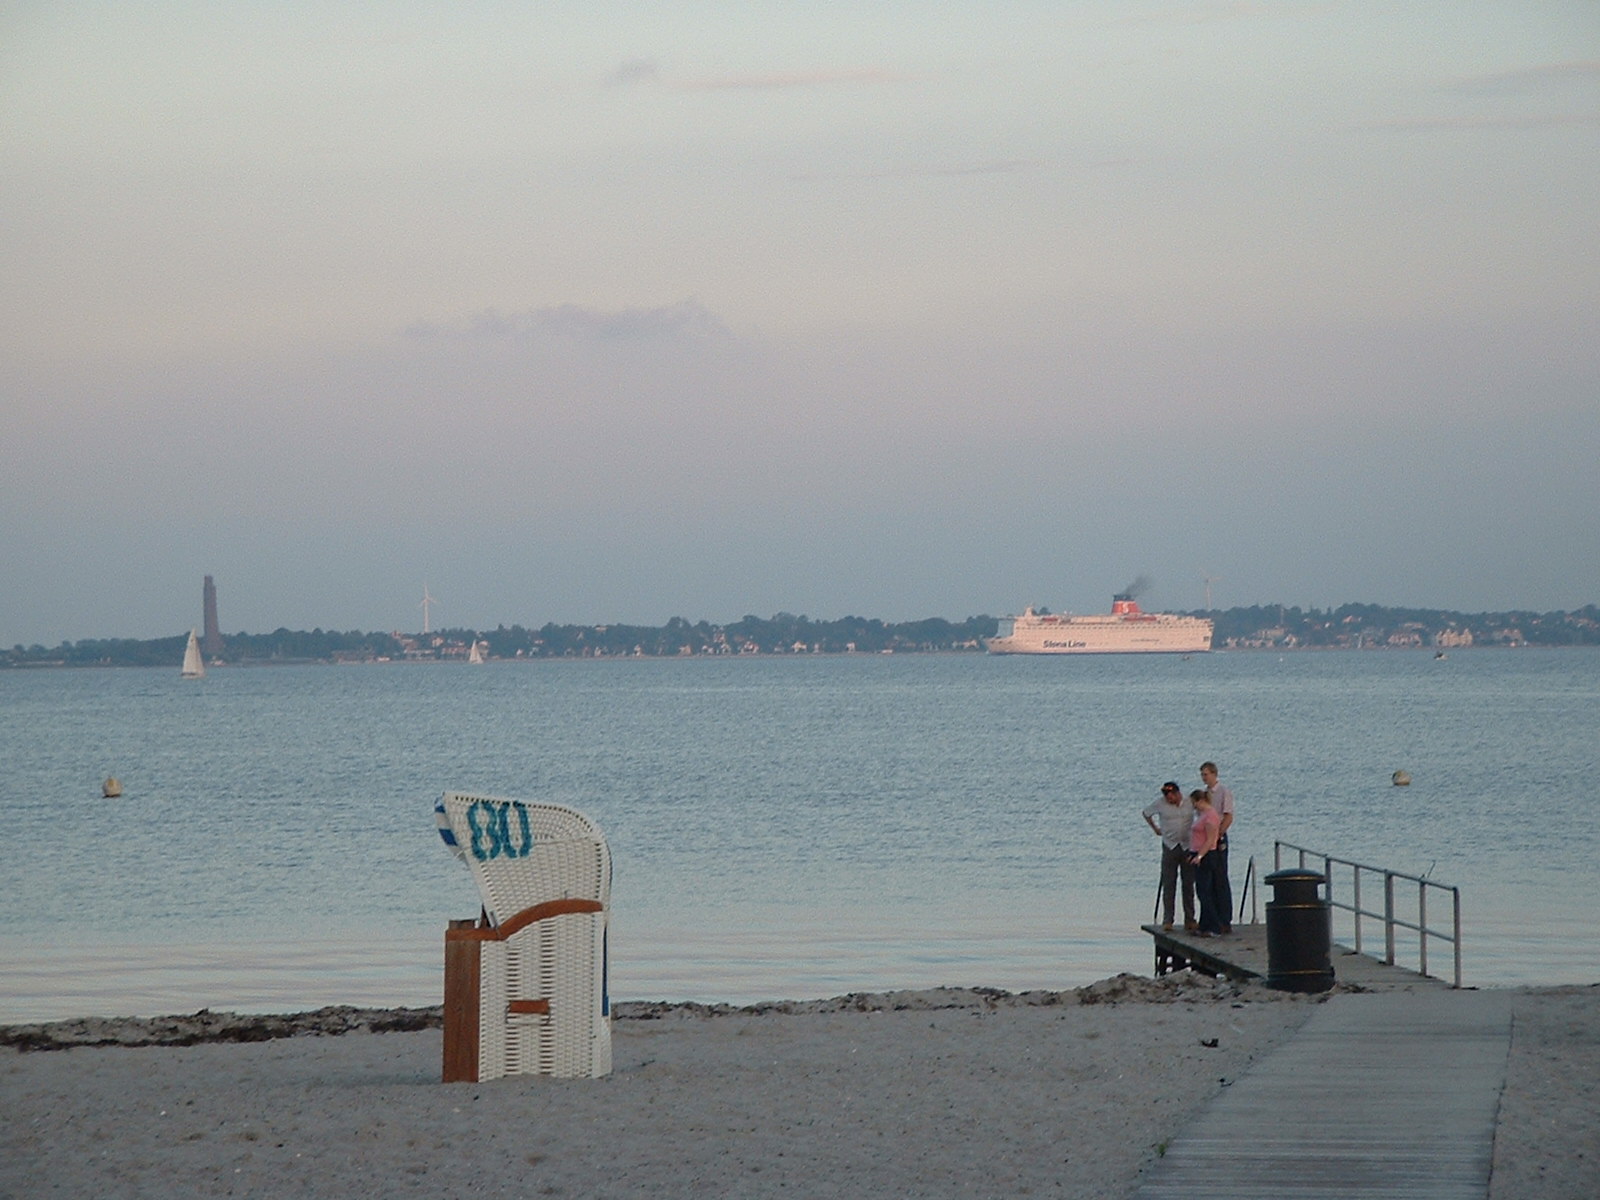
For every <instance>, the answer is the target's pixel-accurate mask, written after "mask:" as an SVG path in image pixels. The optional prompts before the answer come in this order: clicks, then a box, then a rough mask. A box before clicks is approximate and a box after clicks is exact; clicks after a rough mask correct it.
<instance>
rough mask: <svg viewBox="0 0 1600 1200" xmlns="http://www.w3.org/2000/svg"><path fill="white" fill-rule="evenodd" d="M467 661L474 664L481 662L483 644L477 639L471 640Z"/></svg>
mask: <svg viewBox="0 0 1600 1200" xmlns="http://www.w3.org/2000/svg"><path fill="white" fill-rule="evenodd" d="M467 661H468V662H469V663H475V664H481V663H482V662H483V643H482V642H480V641H479V640H478V639H477V638H473V639H472V649H471V650H469V651H468V652H467Z"/></svg>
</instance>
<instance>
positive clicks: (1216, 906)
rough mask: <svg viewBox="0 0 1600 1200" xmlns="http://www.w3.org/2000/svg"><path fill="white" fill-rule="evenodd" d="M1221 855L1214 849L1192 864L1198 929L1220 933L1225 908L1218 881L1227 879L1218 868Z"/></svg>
mask: <svg viewBox="0 0 1600 1200" xmlns="http://www.w3.org/2000/svg"><path fill="white" fill-rule="evenodd" d="M1221 857H1222V856H1221V855H1219V854H1218V853H1217V852H1216V851H1215V850H1213V851H1212V852H1211V853H1210V854H1207V855H1206V856H1205V857H1204V858H1202V859H1201V860H1200V861H1199V862H1197V863H1195V865H1194V896H1195V899H1196V900H1198V901H1199V902H1200V931H1201V932H1202V933H1221V932H1222V926H1223V925H1224V924H1225V923H1226V922H1225V921H1224V919H1223V918H1224V914H1225V913H1226V911H1227V910H1226V909H1224V908H1223V907H1222V896H1221V888H1220V887H1219V886H1218V881H1219V880H1223V881H1225V880H1226V879H1227V876H1226V875H1224V874H1222V873H1221V872H1220V871H1219V870H1218V868H1219V867H1220V866H1221V865H1222V864H1221V863H1219V862H1218V859H1220V858H1221Z"/></svg>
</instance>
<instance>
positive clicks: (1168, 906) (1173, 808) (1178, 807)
mask: <svg viewBox="0 0 1600 1200" xmlns="http://www.w3.org/2000/svg"><path fill="white" fill-rule="evenodd" d="M1140 815H1141V816H1143V817H1144V823H1145V824H1146V825H1148V826H1150V832H1151V833H1153V834H1155V835H1156V836H1157V837H1159V838H1160V839H1161V912H1162V917H1161V928H1162V929H1164V930H1167V931H1168V932H1170V931H1171V930H1172V917H1173V908H1174V907H1175V905H1174V896H1173V893H1174V892H1176V891H1177V885H1178V879H1179V877H1180V876H1181V877H1182V879H1183V927H1184V929H1186V930H1187V931H1189V932H1190V933H1193V932H1194V931H1195V930H1196V929H1198V928H1199V926H1198V925H1196V924H1195V920H1194V864H1193V863H1191V862H1190V861H1189V856H1188V849H1189V826H1190V824H1191V823H1192V822H1193V821H1194V805H1193V804H1191V803H1190V801H1189V798H1188V797H1187V796H1185V795H1184V794H1183V789H1182V788H1180V787H1179V786H1178V785H1177V784H1176V783H1172V782H1170V781H1169V782H1167V783H1164V784H1162V785H1161V799H1159V800H1153V801H1151V802H1150V803H1149V804H1148V805H1147V806H1146V807H1145V809H1144V812H1143V813H1141V814H1140Z"/></svg>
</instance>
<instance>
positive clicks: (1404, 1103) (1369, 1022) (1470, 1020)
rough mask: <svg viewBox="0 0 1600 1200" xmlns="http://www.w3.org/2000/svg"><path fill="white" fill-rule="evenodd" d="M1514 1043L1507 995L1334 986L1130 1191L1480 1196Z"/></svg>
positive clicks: (1199, 1195) (1438, 1199)
mask: <svg viewBox="0 0 1600 1200" xmlns="http://www.w3.org/2000/svg"><path fill="white" fill-rule="evenodd" d="M1429 982H1432V981H1429ZM1510 1045H1511V1002H1510V998H1509V996H1507V995H1506V994H1505V993H1499V992H1474V991H1458V990H1456V989H1453V988H1449V987H1443V986H1440V987H1434V986H1427V985H1426V984H1424V985H1422V986H1417V987H1412V988H1407V989H1398V990H1392V991H1384V992H1373V993H1368V994H1355V993H1352V994H1340V995H1336V996H1334V997H1332V998H1331V999H1329V1000H1328V1002H1327V1003H1326V1004H1324V1005H1322V1006H1321V1007H1319V1008H1318V1009H1317V1011H1316V1012H1315V1013H1313V1014H1312V1016H1311V1017H1310V1019H1309V1020H1308V1021H1307V1022H1306V1024H1305V1026H1304V1027H1303V1028H1302V1029H1301V1030H1300V1032H1299V1033H1297V1034H1296V1035H1295V1036H1294V1038H1293V1039H1291V1040H1290V1041H1289V1042H1288V1043H1286V1044H1285V1045H1283V1046H1280V1047H1279V1048H1278V1049H1277V1050H1276V1051H1274V1052H1273V1053H1272V1054H1271V1055H1269V1056H1268V1057H1267V1058H1265V1059H1264V1060H1262V1061H1261V1062H1260V1063H1258V1064H1256V1065H1255V1066H1254V1067H1252V1068H1251V1069H1250V1071H1249V1072H1248V1073H1247V1074H1245V1075H1244V1076H1243V1077H1242V1078H1240V1079H1237V1080H1235V1081H1233V1082H1232V1084H1231V1085H1230V1086H1229V1087H1227V1088H1226V1089H1224V1090H1223V1092H1222V1093H1221V1094H1219V1095H1218V1096H1217V1097H1216V1098H1215V1099H1214V1100H1213V1101H1212V1102H1211V1103H1210V1104H1209V1105H1207V1106H1206V1108H1205V1109H1204V1111H1202V1112H1201V1113H1200V1115H1199V1116H1198V1117H1196V1118H1195V1120H1194V1122H1193V1123H1192V1124H1191V1125H1190V1126H1189V1127H1188V1128H1187V1129H1185V1130H1183V1131H1182V1132H1181V1133H1180V1134H1179V1136H1178V1137H1177V1138H1176V1139H1174V1141H1173V1142H1172V1143H1171V1144H1170V1145H1169V1147H1168V1148H1167V1152H1166V1154H1165V1155H1164V1156H1163V1157H1162V1158H1161V1159H1160V1160H1159V1161H1158V1162H1157V1163H1156V1164H1155V1165H1154V1167H1152V1169H1151V1170H1149V1171H1147V1172H1146V1174H1145V1176H1144V1178H1143V1179H1142V1180H1141V1181H1140V1186H1139V1189H1138V1191H1137V1192H1136V1193H1135V1195H1136V1197H1137V1200H1168V1198H1171V1197H1180V1196H1181V1197H1184V1198H1185V1200H1206V1198H1210V1197H1232V1198H1238V1200H1248V1198H1251V1197H1257V1196H1262V1197H1265V1196H1272V1197H1287V1198H1290V1200H1294V1198H1298V1197H1308V1198H1309V1197H1379V1196H1382V1197H1401V1198H1407V1197H1418V1198H1424V1197H1425V1198H1428V1200H1443V1198H1447V1197H1448V1198H1452V1200H1453V1198H1459V1197H1472V1198H1474V1200H1478V1198H1481V1197H1484V1196H1486V1195H1487V1194H1488V1188H1489V1166H1490V1161H1491V1156H1492V1152H1493V1149H1494V1121H1495V1112H1496V1109H1497V1108H1498V1105H1499V1100H1500V1092H1501V1089H1502V1088H1503V1087H1504V1085H1505V1075H1506V1057H1507V1054H1508V1052H1509V1050H1510Z"/></svg>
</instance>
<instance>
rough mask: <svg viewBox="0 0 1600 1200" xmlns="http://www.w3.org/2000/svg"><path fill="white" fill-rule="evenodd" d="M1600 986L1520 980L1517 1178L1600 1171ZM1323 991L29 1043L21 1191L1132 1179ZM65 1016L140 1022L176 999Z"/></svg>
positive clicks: (963, 1001) (5, 1100)
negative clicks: (509, 1054) (527, 1057)
mask: <svg viewBox="0 0 1600 1200" xmlns="http://www.w3.org/2000/svg"><path fill="white" fill-rule="evenodd" d="M1597 999H1600V988H1566V989H1548V990H1543V991H1528V992H1520V993H1518V997H1517V1001H1516V1026H1515V1028H1516V1034H1515V1036H1514V1038H1513V1049H1512V1062H1511V1075H1510V1079H1511V1085H1510V1086H1508V1089H1507V1095H1506V1098H1505V1100H1504V1102H1503V1105H1502V1114H1501V1125H1500V1137H1499V1138H1498V1139H1497V1143H1496V1149H1495V1191H1494V1192H1493V1193H1492V1194H1493V1196H1495V1197H1496V1198H1497V1200H1501V1198H1503V1200H1509V1198H1510V1197H1513V1196H1516V1197H1520V1196H1533V1195H1538V1196H1553V1197H1567V1196H1572V1197H1580V1196H1581V1197H1585V1198H1589V1197H1593V1196H1595V1195H1597V1194H1600V1173H1597V1170H1600V1153H1597V1151H1596V1147H1595V1141H1596V1137H1597V1131H1600V1092H1597V1090H1596V1088H1595V1086H1594V1084H1593V1082H1592V1081H1593V1080H1594V1079H1595V1078H1596V1076H1597V1073H1600V1040H1597V1037H1596V1024H1595V1020H1594V1018H1595V1017H1596V1016H1597V1015H1600V1014H1597V1008H1596V1001H1597ZM1318 1002H1319V998H1308V997H1297V996H1288V995H1285V994H1283V993H1277V992H1271V991H1268V990H1266V989H1264V988H1260V987H1240V986H1238V985H1233V984H1228V983H1214V982H1212V981H1210V980H1203V979H1198V978H1195V977H1192V976H1189V975H1187V974H1179V975H1175V976H1169V977H1168V978H1167V979H1165V980H1160V981H1153V980H1146V979H1139V978H1136V977H1131V976H1119V977H1118V978H1117V979H1115V980H1107V981H1105V982H1103V983H1100V984H1096V985H1093V986H1092V987H1090V988H1085V989H1080V990H1079V991H1077V992H1065V993H1030V994H1028V995H1024V996H1015V997H1012V996H1005V995H1003V994H995V993H986V992H982V991H964V990H939V991H931V992H915V993H890V994H886V995H882V996H872V997H847V998H843V999H841V1000H837V1001H819V1002H807V1003H796V1004H787V1005H769V1006H761V1007H760V1008H758V1009H755V1010H717V1011H713V1010H707V1009H705V1008H703V1007H699V1006H681V1005H676V1006H675V1005H642V1004H634V1005H621V1006H619V1009H618V1019H617V1021H616V1023H615V1033H614V1051H615V1060H616V1070H615V1072H614V1073H613V1074H612V1075H611V1076H610V1077H608V1078H606V1079H602V1080H592V1081H591V1080H584V1081H566V1080H549V1079H528V1078H522V1079H511V1080H499V1081H496V1082H494V1083H489V1084H454V1085H450V1086H448V1087H447V1086H444V1085H441V1084H440V1083H438V1082H437V1081H438V1078H439V1068H440V1063H439V1059H440V1035H439V1033H438V1031H437V1030H436V1029H430V1030H425V1031H422V1032H405V1033H359V1032H358V1033H348V1034H346V1035H344V1036H327V1035H321V1036H299V1037H293V1038H287V1039H282V1040H273V1041H264V1042H256V1043H251V1044H217V1043H204V1044H198V1045H191V1046H185V1047H178V1048H174V1047H170V1046H147V1047H138V1048H130V1047H124V1046H83V1047H80V1048H75V1049H69V1050H60V1051H36V1052H27V1053H24V1052H20V1051H18V1050H15V1049H12V1050H5V1051H0V1196H5V1197H11V1196H16V1197H34V1196H49V1195H60V1196H146V1195H148V1196H157V1195H159V1196H191V1195H192V1196H224V1195H236V1196H244V1195H258V1196H328V1197H333V1196H350V1195H383V1196H399V1197H405V1196H429V1197H436V1196H457V1195H460V1196H468V1195H470V1196H499V1195H507V1196H510V1195H516V1196H540V1195H549V1196H561V1195H566V1196H624V1195H628V1196H631V1195H643V1194H648V1195H657V1196H707V1195H711V1196H765V1195H779V1194H782V1195H791V1196H807V1197H826V1196H851V1197H855V1196H866V1195H874V1194H878V1195H894V1196H928V1197H935V1196H950V1197H955V1196H962V1197H973V1196H1022V1195H1039V1194H1055V1195H1067V1196H1118V1195H1125V1194H1127V1193H1128V1192H1129V1191H1130V1190H1131V1189H1132V1187H1133V1186H1134V1183H1135V1181H1136V1179H1137V1177H1138V1174H1139V1172H1140V1170H1141V1168H1142V1167H1143V1166H1144V1165H1145V1164H1146V1163H1148V1162H1150V1161H1152V1160H1153V1158H1154V1157H1155V1156H1156V1155H1157V1154H1158V1153H1159V1152H1160V1149H1161V1147H1162V1146H1163V1145H1164V1144H1165V1143H1166V1142H1167V1141H1168V1140H1169V1139H1171V1138H1172V1137H1173V1136H1174V1135H1175V1134H1177V1133H1178V1132H1179V1130H1181V1129H1182V1128H1183V1126H1184V1124H1185V1121H1186V1119H1187V1116H1188V1114H1189V1113H1190V1112H1192V1111H1194V1110H1195V1109H1196V1107H1197V1106H1199V1105H1202V1104H1204V1103H1205V1102H1206V1100H1207V1099H1208V1098H1209V1097H1211V1096H1212V1095H1214V1094H1215V1092H1216V1091H1217V1090H1218V1089H1219V1088H1220V1087H1222V1086H1224V1083H1223V1081H1225V1080H1231V1079H1234V1078H1237V1077H1238V1075H1239V1074H1241V1073H1242V1072H1243V1071H1245V1070H1247V1069H1248V1068H1249V1065H1250V1063H1251V1062H1252V1061H1253V1060H1254V1059H1255V1058H1257V1057H1259V1056H1261V1055H1264V1054H1266V1053H1268V1052H1269V1051H1270V1050H1271V1049H1272V1048H1273V1046H1275V1045H1276V1044H1278V1043H1279V1042H1280V1041H1282V1040H1283V1039H1284V1038H1287V1037H1290V1036H1293V1034H1294V1032H1295V1030H1296V1029H1297V1028H1298V1027H1299V1026H1300V1024H1301V1023H1302V1022H1303V1021H1304V1019H1305V1018H1306V1016H1307V1015H1309V1013H1310V1012H1311V1011H1312V1008H1313V1006H1314V1005H1315V1004H1317V1003H1318ZM366 1016H370V1014H367V1015H366ZM361 1019H364V1017H358V1019H357V1023H359V1020H361ZM240 1020H241V1021H243V1023H244V1024H245V1026H246V1027H247V1028H248V1027H250V1026H251V1022H254V1021H259V1019H256V1018H246V1019H240ZM207 1023H208V1022H207V1021H204V1020H202V1021H200V1022H199V1024H200V1025H205V1024H207ZM209 1023H210V1024H212V1025H215V1024H219V1022H218V1021H216V1020H212V1021H210V1022H209ZM310 1023H311V1024H313V1025H317V1024H321V1025H323V1026H326V1027H332V1028H338V1027H339V1026H340V1025H348V1024H349V1023H350V1016H349V1014H348V1013H346V1014H345V1015H344V1016H339V1015H336V1014H335V1015H324V1016H322V1017H319V1018H318V1019H317V1020H316V1021H313V1022H310ZM50 1028H51V1029H52V1030H53V1033H52V1036H57V1035H59V1036H63V1037H65V1038H66V1039H68V1040H84V1039H88V1040H96V1039H99V1038H102V1037H113V1038H115V1037H122V1038H127V1039H137V1038H141V1037H144V1036H148V1035H149V1034H151V1033H152V1032H155V1033H158V1034H160V1033H162V1032H163V1023H160V1022H132V1021H120V1022H102V1023H97V1024H91V1023H73V1025H71V1026H55V1027H50ZM4 1032H6V1033H8V1034H11V1035H15V1034H17V1033H18V1032H19V1030H18V1029H16V1028H14V1029H12V1030H9V1031H4ZM165 1032H166V1035H167V1036H179V1037H182V1036H185V1035H186V1030H185V1029H184V1027H183V1026H181V1025H180V1024H177V1023H166V1031H165ZM193 1032H194V1030H193V1029H192V1028H191V1029H189V1030H187V1033H188V1034H192V1033H193ZM1211 1039H1215V1040H1216V1042H1217V1045H1216V1046H1215V1047H1211V1046H1207V1045H1205V1044H1203V1043H1204V1042H1207V1041H1210V1040H1211Z"/></svg>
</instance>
